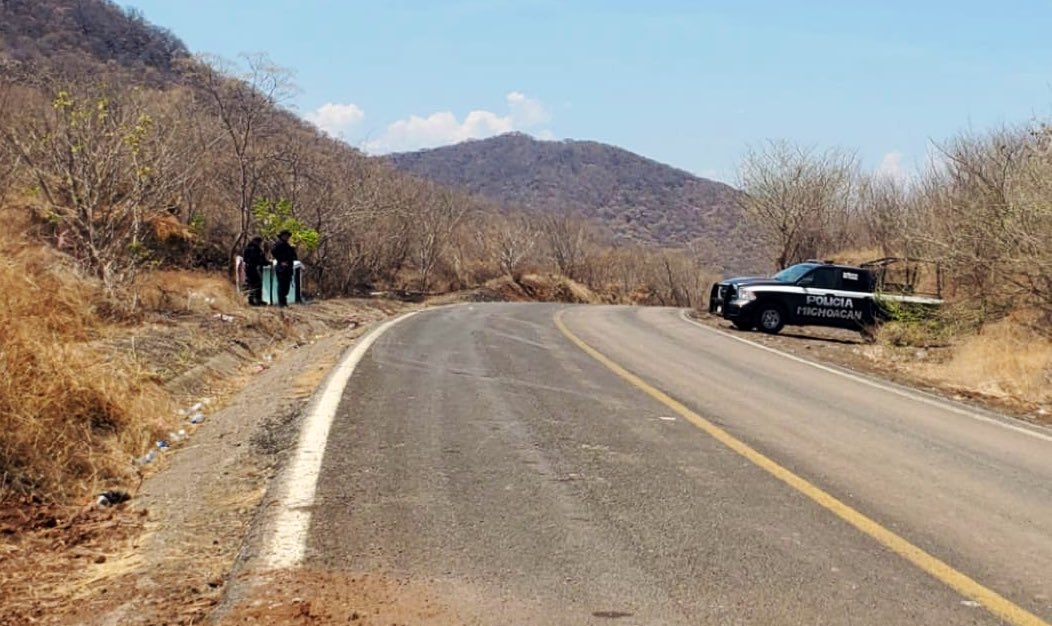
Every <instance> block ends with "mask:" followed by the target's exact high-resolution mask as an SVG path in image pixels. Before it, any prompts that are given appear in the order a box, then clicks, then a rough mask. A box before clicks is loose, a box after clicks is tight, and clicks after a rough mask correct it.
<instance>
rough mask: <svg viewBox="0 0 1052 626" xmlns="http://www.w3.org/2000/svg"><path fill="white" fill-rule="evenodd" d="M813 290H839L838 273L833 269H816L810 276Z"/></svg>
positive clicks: (810, 285)
mask: <svg viewBox="0 0 1052 626" xmlns="http://www.w3.org/2000/svg"><path fill="white" fill-rule="evenodd" d="M810 278H811V283H810V284H809V285H807V286H808V287H811V288H812V289H837V288H838V287H839V285H838V283H837V271H836V268H833V267H816V268H815V269H814V271H812V272H811V274H810Z"/></svg>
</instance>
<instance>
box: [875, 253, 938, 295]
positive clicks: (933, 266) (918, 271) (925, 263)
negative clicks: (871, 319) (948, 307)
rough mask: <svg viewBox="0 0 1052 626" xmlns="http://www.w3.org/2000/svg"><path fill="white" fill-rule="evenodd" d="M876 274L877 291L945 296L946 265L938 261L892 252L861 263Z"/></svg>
mask: <svg viewBox="0 0 1052 626" xmlns="http://www.w3.org/2000/svg"><path fill="white" fill-rule="evenodd" d="M859 267H861V268H864V269H867V270H869V271H870V273H872V274H873V279H874V281H875V285H876V291H885V292H890V293H902V294H909V295H925V296H934V297H936V298H940V299H941V298H942V266H941V265H940V264H939V262H938V261H932V260H929V259H917V258H911V257H897V256H888V257H882V258H879V259H874V260H872V261H866V262H865V263H860V264H859Z"/></svg>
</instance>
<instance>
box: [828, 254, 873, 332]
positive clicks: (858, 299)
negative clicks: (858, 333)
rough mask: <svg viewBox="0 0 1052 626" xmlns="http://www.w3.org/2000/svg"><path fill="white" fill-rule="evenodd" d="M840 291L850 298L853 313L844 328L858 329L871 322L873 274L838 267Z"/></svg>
mask: <svg viewBox="0 0 1052 626" xmlns="http://www.w3.org/2000/svg"><path fill="white" fill-rule="evenodd" d="M837 274H838V275H839V278H840V292H841V293H842V294H843V295H844V296H845V297H849V298H851V299H852V301H853V303H854V306H853V307H852V309H853V315H852V317H851V318H850V319H848V320H847V322H848V323H847V324H845V325H844V327H845V328H851V329H853V330H858V329H859V328H860V327H862V326H868V325H870V324H872V323H873V306H874V304H875V303H874V301H873V275H872V274H870V273H869V272H866V271H864V270H859V269H854V268H840V269H839V270H838V271H837Z"/></svg>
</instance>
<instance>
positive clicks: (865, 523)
mask: <svg viewBox="0 0 1052 626" xmlns="http://www.w3.org/2000/svg"><path fill="white" fill-rule="evenodd" d="M562 317H563V311H559V312H557V313H556V314H555V325H556V327H558V329H559V330H560V331H562V333H563V334H564V335H566V338H567V339H569V340H570V341H572V342H573V343H574V344H575V345H576V346H577V347H578V348H580V349H581V350H583V351H584V352H585V353H587V354H588V356H590V357H592V358H593V359H595V360H596V361H599V362H600V363H602V364H603V365H605V366H606V367H607V368H608V369H610V370H611V371H613V372H614V373H615V374H617V375H618V376H620V377H621V378H623V379H625V380H626V381H628V382H630V383H632V385H634V386H635V387H637V388H639V389H640V390H642V391H644V392H645V393H646V394H647V395H649V396H650V397H652V398H654V399H655V400H657V401H658V402H660V403H661V404H664V405H665V406H666V407H668V408H669V409H672V410H673V411H675V412H676V413H678V414H679V415H681V416H682V417H683V418H685V419H686V420H687V421H689V422H690V423H692V424H694V425H695V426H697V427H698V428H700V429H701V430H703V431H705V432H706V433H708V434H709V436H711V437H712V438H713V439H716V440H717V441H719V442H720V443H722V444H723V445H725V446H727V447H728V448H730V449H731V450H734V451H735V452H737V453H738V454H740V455H741V456H743V457H745V458H746V459H748V460H749V461H751V462H752V463H754V464H755V465H757V466H759V467H761V468H763V469H764V470H766V471H767V472H768V473H770V474H771V475H773V476H774V477H775V478H778V479H779V480H781V481H782V482H784V483H786V484H787V485H789V486H790V487H792V488H793V489H795V490H797V491H799V492H800V493H802V494H803V495H805V496H807V497H808V498H810V499H811V500H814V501H815V502H817V503H818V504H819V505H820V506H822V507H823V508H825V509H827V510H829V511H831V512H832V513H833V514H835V515H836V516H837V517H839V518H840V519H842V520H844V521H845V522H847V523H849V524H851V525H852V526H854V527H855V528H857V529H859V530H861V531H862V532H863V533H865V534H867V535H869V536H870V537H872V538H873V539H876V540H877V542H879V543H880V544H881V545H883V546H885V547H887V548H889V549H891V550H892V551H894V552H895V553H896V554H898V555H900V556H902V557H903V558H905V559H906V560H908V561H909V562H911V563H913V564H914V565H916V566H917V567H919V568H920V569H922V570H924V571H925V572H927V573H928V574H930V575H932V576H933V577H935V578H936V579H938V580H939V581H941V582H943V583H944V584H946V585H947V586H949V587H950V588H952V589H954V590H955V591H957V592H958V593H960V594H961V595H963V596H964V597H966V598H969V599H971V600H974V601H976V602H978V603H979V604H981V605H982V606H984V607H986V609H987V610H988V611H990V612H991V613H993V614H994V615H996V616H998V617H1000V618H1001V619H1003V620H1005V621H1007V622H1008V623H1011V624H1015V625H1016V626H1052V624H1049V623H1048V622H1046V621H1045V620H1043V619H1041V618H1040V617H1038V616H1037V615H1034V614H1033V613H1031V612H1029V611H1027V610H1026V609H1024V608H1023V607H1021V606H1019V605H1017V604H1015V603H1014V602H1012V601H1011V600H1009V599H1008V598H1005V597H1004V596H1002V595H1001V594H999V593H997V592H996V591H994V590H993V589H990V588H988V587H984V586H983V585H981V584H979V583H978V582H976V581H975V580H974V579H972V578H970V577H969V576H967V575H966V574H964V573H962V572H960V571H958V570H956V569H954V568H953V567H951V566H950V565H949V564H947V563H945V562H944V561H941V560H939V559H938V558H936V557H934V556H932V555H931V554H928V553H927V552H925V551H924V550H922V549H921V548H918V547H917V546H915V545H913V544H912V543H910V542H909V541H906V540H905V539H903V538H902V537H900V536H898V535H896V534H895V533H893V532H892V531H890V530H888V529H887V528H884V527H883V526H881V525H880V524H879V523H877V522H876V521H874V520H873V519H871V518H869V517H867V516H865V515H864V514H862V513H860V512H859V511H857V510H855V509H853V508H852V507H850V506H848V505H847V504H845V503H843V502H841V501H840V500H838V499H837V498H835V497H833V496H832V495H830V494H829V493H826V492H825V491H823V490H822V489H821V488H819V487H817V486H815V485H814V484H812V483H810V482H808V481H807V480H805V479H803V478H801V477H800V476H797V475H796V474H794V473H793V472H791V471H790V470H788V469H786V468H784V467H782V466H781V465H779V464H778V463H776V462H775V461H773V460H771V459H770V458H769V457H767V456H765V455H764V454H762V453H761V452H758V451H757V450H755V449H753V448H752V447H750V446H749V445H748V444H746V443H744V442H743V441H741V440H740V439H737V438H736V437H734V436H733V435H731V434H730V433H728V432H727V431H725V430H723V429H722V428H720V427H719V426H717V425H715V424H713V423H712V422H710V421H709V420H707V419H705V418H704V417H702V416H700V415H698V414H697V413H695V412H694V411H691V410H690V409H689V408H687V407H686V406H685V405H683V404H682V403H681V402H678V401H677V400H675V399H673V398H672V397H670V396H669V395H668V394H666V393H664V392H663V391H661V390H660V389H657V388H656V387H654V386H652V385H651V384H649V383H647V382H646V381H645V380H643V379H642V378H640V377H639V376H636V375H635V374H633V373H632V372H630V371H628V370H627V369H625V368H624V367H621V366H620V365H618V364H617V363H615V362H614V361H613V360H612V359H610V358H609V357H607V356H606V355H604V354H603V353H601V352H599V351H598V350H596V349H595V348H593V347H592V346H590V345H588V344H587V343H585V342H584V341H583V340H582V339H580V338H579V337H578V336H577V335H575V334H573V333H572V332H571V331H570V329H569V328H567V327H566V324H565V323H563V320H562Z"/></svg>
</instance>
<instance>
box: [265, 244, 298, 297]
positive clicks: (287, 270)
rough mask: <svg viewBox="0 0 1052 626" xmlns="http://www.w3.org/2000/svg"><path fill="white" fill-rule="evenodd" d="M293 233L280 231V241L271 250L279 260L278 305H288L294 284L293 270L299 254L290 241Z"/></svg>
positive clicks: (277, 270)
mask: <svg viewBox="0 0 1052 626" xmlns="http://www.w3.org/2000/svg"><path fill="white" fill-rule="evenodd" d="M290 237H292V233H291V232H289V231H287V230H283V231H281V232H280V233H278V242H277V243H276V244H274V247H273V248H271V250H270V255H271V256H272V257H274V261H276V262H277V267H275V269H274V271H275V273H276V274H277V277H278V306H288V298H289V288H290V287H291V286H292V272H293V269H294V267H295V264H296V261H297V260H298V258H299V257H298V256H297V255H296V248H295V247H294V246H293V245H292V244H290V243H289V238H290Z"/></svg>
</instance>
